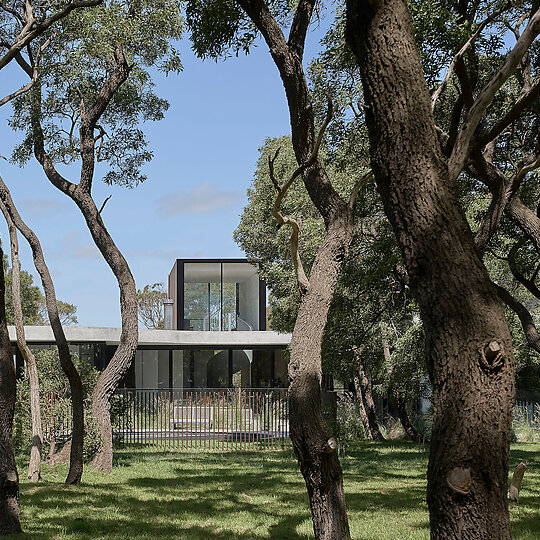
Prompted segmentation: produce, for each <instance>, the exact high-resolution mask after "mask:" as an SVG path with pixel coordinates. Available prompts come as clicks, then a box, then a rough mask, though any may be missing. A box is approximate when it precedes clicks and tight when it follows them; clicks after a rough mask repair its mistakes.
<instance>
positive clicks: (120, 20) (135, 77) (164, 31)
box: [10, 0, 183, 187]
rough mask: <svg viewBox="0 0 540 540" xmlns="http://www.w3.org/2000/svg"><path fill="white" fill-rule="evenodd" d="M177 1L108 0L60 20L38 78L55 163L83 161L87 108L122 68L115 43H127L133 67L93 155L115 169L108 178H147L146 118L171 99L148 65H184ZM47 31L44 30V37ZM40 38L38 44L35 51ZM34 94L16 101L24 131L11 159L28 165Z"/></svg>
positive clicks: (126, 181)
mask: <svg viewBox="0 0 540 540" xmlns="http://www.w3.org/2000/svg"><path fill="white" fill-rule="evenodd" d="M182 25H183V21H182V17H181V13H180V3H179V2H178V1H177V0H131V1H129V2H125V1H120V0H107V1H106V2H104V3H103V4H102V5H100V6H98V7H95V8H93V9H86V10H80V11H77V12H74V13H72V14H71V15H70V16H69V17H67V18H65V19H63V20H62V21H59V23H58V24H57V27H56V28H55V34H54V37H53V39H52V41H51V44H50V45H49V46H48V47H47V48H46V49H45V51H44V52H43V58H42V60H41V71H40V76H39V81H38V84H39V90H34V91H40V92H41V117H40V121H41V123H42V126H43V131H44V136H45V143H46V150H47V151H48V152H49V154H50V156H51V157H52V159H53V161H54V162H59V163H63V164H70V163H72V162H74V161H77V160H79V158H80V153H81V148H80V138H79V129H80V126H81V121H82V118H83V116H84V114H85V113H87V112H88V111H89V110H90V109H91V108H92V107H93V106H94V105H95V104H96V102H98V100H99V95H100V91H101V89H102V87H103V85H104V84H105V83H106V81H107V79H108V78H109V77H110V75H111V73H112V72H113V71H114V70H115V68H116V60H115V53H114V51H115V49H116V47H117V46H118V45H121V47H122V51H123V54H124V56H125V57H126V60H127V62H128V64H129V66H130V76H129V77H128V80H127V81H126V82H125V83H124V84H123V85H122V86H121V87H120V88H119V90H118V91H117V92H116V93H115V94H114V96H113V98H112V100H111V101H110V102H109V104H108V106H107V107H106V109H105V111H104V112H103V114H102V115H101V117H100V120H99V123H98V125H97V126H96V134H95V145H96V152H95V157H96V160H97V161H98V162H104V163H106V164H107V165H108V167H109V170H108V171H107V172H106V174H105V176H104V178H103V179H104V181H105V182H106V183H108V184H119V185H122V186H125V187H133V186H136V185H137V184H138V183H139V182H142V181H144V180H145V179H146V176H144V175H143V174H142V173H141V167H142V165H143V164H144V163H146V162H147V161H149V160H150V159H151V158H152V153H151V152H150V151H149V150H148V149H147V140H146V138H145V136H144V133H143V132H142V130H140V129H139V128H138V125H139V124H140V123H141V122H146V121H156V120H160V119H162V118H163V115H164V113H165V111H166V110H167V109H168V107H169V104H168V102H167V101H166V100H165V99H162V98H160V97H158V96H157V95H156V94H155V93H154V90H153V88H154V84H153V82H152V79H151V74H150V72H149V71H148V68H149V67H152V68H153V69H158V70H160V71H163V72H165V73H169V72H179V71H180V70H181V69H182V65H181V62H180V58H179V55H178V52H177V51H176V48H175V46H174V43H175V41H176V40H178V39H179V38H180V36H181V31H182ZM46 37H48V36H44V37H43V39H45V38H46ZM38 46H39V42H37V43H35V44H34V45H33V48H34V53H35V49H36V47H38ZM33 99H35V96H34V95H33V93H32V92H29V93H27V94H25V95H23V96H21V97H19V98H18V99H17V100H15V102H14V104H13V108H14V112H13V116H12V117H11V119H10V125H11V127H12V128H13V129H15V130H21V131H24V132H25V138H24V140H23V142H22V143H21V144H20V145H19V146H18V147H17V148H16V149H15V151H14V152H13V155H12V160H13V161H14V162H17V163H19V164H24V163H26V162H27V160H28V159H29V158H30V155H31V152H32V149H33V137H34V134H33V132H32V129H31V128H30V125H31V123H30V117H31V114H35V111H34V112H32V102H33Z"/></svg>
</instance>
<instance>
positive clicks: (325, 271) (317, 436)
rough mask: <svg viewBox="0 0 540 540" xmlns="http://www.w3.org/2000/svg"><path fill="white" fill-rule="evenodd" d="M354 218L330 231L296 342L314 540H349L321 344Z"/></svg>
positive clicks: (294, 392) (295, 427) (299, 422)
mask: <svg viewBox="0 0 540 540" xmlns="http://www.w3.org/2000/svg"><path fill="white" fill-rule="evenodd" d="M351 238H352V212H351V213H349V214H348V215H345V216H344V218H343V220H342V221H341V222H338V223H335V224H334V225H333V226H332V227H330V228H329V229H328V232H327V234H326V236H325V239H324V242H323V244H322V246H321V247H320V248H319V251H318V253H317V257H316V259H315V262H314V264H313V267H312V269H311V275H310V287H309V289H308V292H307V293H306V294H305V296H304V297H303V298H302V301H301V304H300V309H299V311H298V317H297V319H296V324H295V326H294V331H293V335H292V339H291V361H290V363H289V379H290V384H289V422H290V430H291V440H292V443H293V448H294V451H295V454H296V456H297V457H298V462H299V464H300V470H301V472H302V474H303V476H304V479H305V481H306V486H307V490H308V494H309V500H310V504H311V513H312V517H313V527H314V531H315V537H316V538H317V539H325V540H327V539H328V540H330V539H333V540H341V539H347V538H350V532H349V524H348V521H347V513H346V507H345V496H344V492H343V478H342V471H341V466H340V464H339V460H338V457H337V455H336V452H335V449H334V448H332V444H329V435H328V431H327V429H326V425H325V423H324V420H323V417H322V414H321V378H322V369H321V343H322V336H323V332H324V328H325V326H326V319H327V315H328V308H329V305H330V301H331V299H332V295H333V291H334V286H335V284H336V281H337V278H338V276H339V272H340V270H341V266H342V263H343V260H344V257H345V255H346V247H348V242H347V240H349V241H350V239H351Z"/></svg>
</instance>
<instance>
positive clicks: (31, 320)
mask: <svg viewBox="0 0 540 540" xmlns="http://www.w3.org/2000/svg"><path fill="white" fill-rule="evenodd" d="M12 272H13V269H12V268H10V267H9V264H8V262H7V257H6V256H4V275H5V279H6V293H5V300H6V320H7V324H9V325H13V324H15V319H14V312H13V293H12ZM20 282H21V306H22V313H23V324H25V325H31V326H32V325H48V324H49V315H48V312H47V306H46V304H45V296H44V295H43V293H42V292H41V289H40V288H39V287H38V286H37V285H34V278H33V277H32V275H31V274H29V273H28V272H27V271H26V270H20ZM57 303H58V312H59V314H60V320H61V322H62V324H66V325H69V324H77V316H76V312H77V307H76V306H74V305H73V304H68V303H67V302H63V301H62V300H58V301H57Z"/></svg>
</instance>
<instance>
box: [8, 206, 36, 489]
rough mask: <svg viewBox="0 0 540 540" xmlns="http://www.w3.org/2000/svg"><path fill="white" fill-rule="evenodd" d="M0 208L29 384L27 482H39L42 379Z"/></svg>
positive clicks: (15, 254)
mask: <svg viewBox="0 0 540 540" xmlns="http://www.w3.org/2000/svg"><path fill="white" fill-rule="evenodd" d="M0 208H1V209H2V212H3V214H4V217H5V218H6V222H7V224H8V229H9V238H10V240H11V293H12V297H13V318H14V320H15V331H16V333H17V346H18V347H19V351H21V354H22V356H23V358H24V361H25V363H26V369H27V372H28V382H29V383H30V416H31V419H32V447H31V450H30V463H29V464H28V478H29V480H30V481H31V482H37V481H38V480H39V479H40V478H41V452H42V448H43V428H42V425H41V404H40V400H39V377H38V370H37V364H36V357H35V356H34V355H33V353H32V351H31V350H30V348H29V347H28V345H27V343H26V338H25V335H24V323H23V313H22V305H21V272H20V264H19V242H18V240H17V229H16V228H15V225H14V224H13V221H12V219H11V218H10V217H9V214H8V213H7V211H6V208H5V206H4V205H3V204H1V203H0Z"/></svg>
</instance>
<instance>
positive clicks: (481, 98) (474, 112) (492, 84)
mask: <svg viewBox="0 0 540 540" xmlns="http://www.w3.org/2000/svg"><path fill="white" fill-rule="evenodd" d="M539 32H540V11H538V9H537V10H536V11H535V12H534V13H533V14H532V16H531V18H530V19H529V23H528V24H527V27H526V28H525V30H524V31H523V34H521V36H520V38H519V39H518V40H517V42H516V44H515V46H514V48H513V49H512V50H511V51H510V53H509V54H508V56H507V57H506V59H505V61H504V62H503V63H502V64H501V66H500V67H499V69H498V70H497V71H496V73H495V74H494V75H493V77H492V78H491V80H490V81H489V82H488V83H487V85H486V86H485V87H484V88H483V89H482V91H481V92H480V94H479V95H478V97H477V98H476V100H475V102H474V104H473V106H472V107H471V108H470V110H469V112H468V113H467V116H466V117H465V120H464V122H463V124H462V126H461V130H460V132H459V134H458V136H457V140H456V143H455V145H454V149H453V151H452V154H451V156H450V159H449V160H448V172H449V176H450V179H451V180H454V179H456V178H457V177H458V175H459V174H460V172H461V171H462V170H463V167H464V166H465V163H466V160H467V155H468V152H469V146H470V143H471V140H472V138H473V136H474V134H475V132H476V129H477V127H478V125H479V123H480V120H481V119H482V116H483V114H484V112H485V111H486V109H487V108H488V106H489V105H490V104H491V102H492V100H493V97H494V96H495V94H496V93H497V91H498V90H499V88H501V86H502V85H503V84H504V83H505V82H506V80H507V79H508V77H510V75H512V73H513V72H514V71H515V69H516V67H517V66H518V64H519V63H520V62H521V59H522V58H523V56H524V55H525V54H526V52H527V50H528V48H529V46H530V45H531V43H532V42H533V40H534V39H535V38H536V36H537V35H538V33H539Z"/></svg>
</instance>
